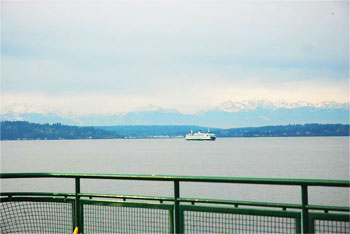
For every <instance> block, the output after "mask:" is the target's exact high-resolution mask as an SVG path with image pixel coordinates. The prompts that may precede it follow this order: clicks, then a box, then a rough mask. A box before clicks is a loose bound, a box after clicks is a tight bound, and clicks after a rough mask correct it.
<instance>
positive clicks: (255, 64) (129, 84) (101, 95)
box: [1, 0, 349, 114]
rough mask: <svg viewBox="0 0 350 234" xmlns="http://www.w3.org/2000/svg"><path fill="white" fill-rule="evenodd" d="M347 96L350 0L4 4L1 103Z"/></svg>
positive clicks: (40, 107) (166, 103)
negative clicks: (329, 0) (328, 0)
mask: <svg viewBox="0 0 350 234" xmlns="http://www.w3.org/2000/svg"><path fill="white" fill-rule="evenodd" d="M261 99H267V100H270V101H280V100H285V101H290V102H296V101H307V102H311V103H316V102H322V101H336V102H341V103H342V102H348V101H349V1H332V2H326V1H223V0H220V1H208V0H207V1H204V0H203V1H201V0H196V1H184V0H182V1H170V0H165V1H135V0H131V1H79V0H78V1H74V2H73V1H68V0H62V1H54V0H48V1H30V0H26V1H15V0H12V1H6V0H2V1H1V107H2V109H4V108H8V107H11V106H14V105H23V104H24V105H27V106H28V108H29V109H30V111H33V112H40V111H58V112H59V111H69V112H73V113H94V114H100V113H118V112H128V111H132V110H136V109H139V108H143V107H144V106H148V105H150V104H151V105H155V106H161V107H163V108H168V109H176V110H178V111H180V112H182V113H194V112H197V111H200V110H205V109H210V108H213V107H215V106H218V105H220V104H221V103H223V102H225V101H228V100H231V101H239V100H261Z"/></svg>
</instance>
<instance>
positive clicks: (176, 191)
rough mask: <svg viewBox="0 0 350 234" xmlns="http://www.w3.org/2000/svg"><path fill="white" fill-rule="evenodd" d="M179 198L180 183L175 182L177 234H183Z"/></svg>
mask: <svg viewBox="0 0 350 234" xmlns="http://www.w3.org/2000/svg"><path fill="white" fill-rule="evenodd" d="M179 197H180V182H179V181H174V199H175V202H174V208H175V233H182V230H181V225H180V209H179V205H180V202H179Z"/></svg>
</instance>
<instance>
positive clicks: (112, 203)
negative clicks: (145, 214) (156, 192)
mask: <svg viewBox="0 0 350 234" xmlns="http://www.w3.org/2000/svg"><path fill="white" fill-rule="evenodd" d="M84 204H87V205H99V206H116V207H132V208H146V209H157V210H159V209H162V210H167V211H168V214H169V224H170V226H169V233H174V205H173V204H154V203H139V202H124V201H106V200H90V199H80V209H81V213H82V214H81V215H82V217H83V205H84ZM82 222H83V220H82ZM82 224H83V223H82Z"/></svg>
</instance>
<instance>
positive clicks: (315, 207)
mask: <svg viewBox="0 0 350 234" xmlns="http://www.w3.org/2000/svg"><path fill="white" fill-rule="evenodd" d="M0 196H2V197H4V196H6V197H14V196H46V197H47V196H53V197H55V196H58V197H73V196H75V193H49V192H3V193H0ZM79 196H81V197H99V198H118V199H129V200H150V201H151V200H153V201H175V199H174V198H173V197H159V196H140V195H120V194H116V195H115V194H96V193H80V194H79ZM178 201H180V202H191V203H193V202H194V203H207V204H225V205H239V206H262V207H275V208H291V209H301V208H302V207H301V205H299V204H289V203H271V202H254V201H237V200H221V199H204V198H179V199H178ZM306 208H307V209H310V210H328V211H344V212H350V207H345V206H323V205H307V206H306Z"/></svg>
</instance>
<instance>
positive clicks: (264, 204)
mask: <svg viewBox="0 0 350 234" xmlns="http://www.w3.org/2000/svg"><path fill="white" fill-rule="evenodd" d="M178 200H179V201H181V202H191V203H206V204H209V203H211V204H225V205H235V206H262V207H276V208H292V209H301V205H299V204H288V203H271V202H252V201H236V200H219V199H202V198H179V199H178Z"/></svg>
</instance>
